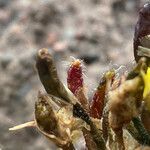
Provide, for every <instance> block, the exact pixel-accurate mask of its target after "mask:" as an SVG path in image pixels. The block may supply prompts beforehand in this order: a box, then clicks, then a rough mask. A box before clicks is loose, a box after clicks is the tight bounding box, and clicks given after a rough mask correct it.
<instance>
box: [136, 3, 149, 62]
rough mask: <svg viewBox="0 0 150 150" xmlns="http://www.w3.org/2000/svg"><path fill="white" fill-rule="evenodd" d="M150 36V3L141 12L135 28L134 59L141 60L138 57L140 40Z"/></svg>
mask: <svg viewBox="0 0 150 150" xmlns="http://www.w3.org/2000/svg"><path fill="white" fill-rule="evenodd" d="M149 34H150V3H147V4H145V5H144V7H143V8H142V9H141V10H140V12H139V18H138V21H137V24H136V26H135V33H134V57H135V60H136V61H138V60H139V58H140V57H139V56H138V55H137V49H138V46H140V45H141V43H140V38H142V37H144V36H146V35H149Z"/></svg>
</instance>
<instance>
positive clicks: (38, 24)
mask: <svg viewBox="0 0 150 150" xmlns="http://www.w3.org/2000/svg"><path fill="white" fill-rule="evenodd" d="M145 2H146V0H134V1H133V0H0V133H1V136H0V150H50V149H53V150H54V149H56V147H55V146H54V145H53V144H52V143H49V141H47V139H45V138H44V137H43V136H42V135H40V134H38V132H37V131H36V130H34V129H23V130H21V131H17V132H10V131H8V128H9V127H12V126H14V125H17V124H21V123H24V122H26V121H30V120H32V118H33V117H34V102H35V100H36V99H37V92H38V90H43V87H42V85H41V84H40V81H39V78H38V76H37V72H36V69H35V57H36V53H37V50H38V49H40V48H43V47H46V48H48V49H49V51H50V52H51V53H52V54H53V56H54V59H55V61H56V64H57V67H58V70H60V72H59V75H60V78H61V79H62V80H63V81H64V83H66V80H65V79H66V73H65V72H66V68H67V64H68V62H69V61H70V60H71V59H72V58H70V56H72V57H75V58H81V59H83V60H84V62H85V68H86V69H85V76H86V77H85V81H86V84H87V85H88V88H89V89H90V90H89V91H88V94H89V96H90V97H91V96H92V93H93V91H94V88H95V87H96V85H97V81H98V80H99V77H100V76H101V74H102V73H103V72H104V71H105V70H107V69H109V68H111V67H113V66H114V67H116V68H118V67H119V66H120V65H122V66H125V67H122V70H125V69H126V68H128V67H129V66H131V64H132V63H133V62H134V58H133V50H132V41H133V40H132V39H133V35H134V25H135V23H136V20H137V15H138V10H139V8H140V7H141V6H142V5H143V4H144V3H145Z"/></svg>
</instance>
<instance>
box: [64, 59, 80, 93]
mask: <svg viewBox="0 0 150 150" xmlns="http://www.w3.org/2000/svg"><path fill="white" fill-rule="evenodd" d="M67 74H68V76H67V84H68V88H69V89H70V91H71V92H72V93H73V94H75V95H76V92H77V90H78V89H79V88H83V74H82V64H81V61H80V60H79V59H76V60H74V61H73V62H72V63H71V65H70V67H69V69H68V72H67Z"/></svg>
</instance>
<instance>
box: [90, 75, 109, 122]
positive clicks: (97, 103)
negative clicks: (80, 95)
mask: <svg viewBox="0 0 150 150" xmlns="http://www.w3.org/2000/svg"><path fill="white" fill-rule="evenodd" d="M105 90H106V80H105V79H104V78H102V79H101V81H100V84H99V86H98V88H97V90H96V92H95V94H94V96H93V99H92V102H91V105H90V116H91V117H93V118H97V119H100V118H101V117H102V113H103V108H104V99H105Z"/></svg>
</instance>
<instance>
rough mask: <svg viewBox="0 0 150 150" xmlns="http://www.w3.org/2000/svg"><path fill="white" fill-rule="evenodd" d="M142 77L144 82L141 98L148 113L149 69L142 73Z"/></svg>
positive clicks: (149, 93) (149, 103)
mask: <svg viewBox="0 0 150 150" xmlns="http://www.w3.org/2000/svg"><path fill="white" fill-rule="evenodd" d="M142 77H143V80H144V92H143V98H144V101H145V104H146V106H147V109H148V110H149V111H150V67H148V69H147V72H146V74H145V73H144V72H142Z"/></svg>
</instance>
